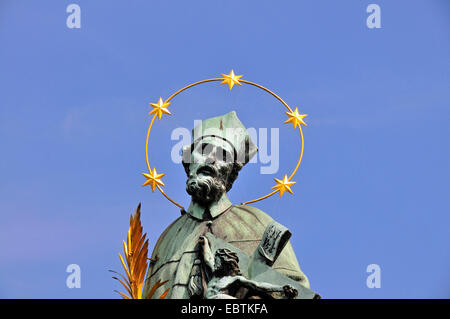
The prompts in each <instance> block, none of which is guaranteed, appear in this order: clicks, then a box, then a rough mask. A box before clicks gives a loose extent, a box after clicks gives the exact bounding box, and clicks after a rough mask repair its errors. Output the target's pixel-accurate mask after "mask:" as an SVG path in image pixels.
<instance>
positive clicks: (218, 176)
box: [183, 138, 237, 206]
mask: <svg viewBox="0 0 450 319" xmlns="http://www.w3.org/2000/svg"><path fill="white" fill-rule="evenodd" d="M233 159H234V158H233V149H232V147H231V146H230V145H228V143H227V142H226V141H223V140H218V139H217V138H207V139H204V140H202V141H200V142H199V143H197V144H194V145H193V150H192V151H191V154H190V158H189V160H190V162H189V163H187V162H185V161H184V162H183V164H184V165H185V168H186V172H187V174H188V179H187V181H186V191H187V193H188V194H189V195H191V196H192V199H193V200H194V201H196V202H198V203H200V204H202V205H203V206H207V205H209V204H211V203H213V202H214V201H217V200H218V199H219V198H220V197H221V196H222V194H224V193H226V192H227V191H228V190H229V189H230V188H231V185H232V183H233V181H234V179H235V177H234V178H233V177H232V175H234V174H233V172H234V170H235V164H234V160H233ZM236 174H237V172H236ZM236 176H237V175H236Z"/></svg>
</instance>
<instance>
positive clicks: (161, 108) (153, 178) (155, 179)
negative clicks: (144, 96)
mask: <svg viewBox="0 0 450 319" xmlns="http://www.w3.org/2000/svg"><path fill="white" fill-rule="evenodd" d="M222 76H223V77H221V78H212V79H206V80H202V81H198V82H194V83H191V84H189V85H187V86H185V87H183V88H181V89H179V90H178V91H176V92H175V93H173V94H172V95H170V96H169V98H167V100H165V101H163V100H162V98H160V99H159V102H158V103H150V105H151V106H153V110H152V111H151V112H150V113H149V114H154V115H153V118H152V120H151V122H150V125H149V127H148V130H147V138H146V141H145V159H146V162H147V169H148V171H149V173H148V174H146V173H143V175H144V176H145V177H146V178H147V181H146V182H145V183H144V184H143V185H142V186H146V185H151V187H152V191H153V192H154V191H155V188H157V189H158V190H159V191H160V192H161V194H162V195H163V196H164V197H166V198H167V199H168V200H169V201H170V202H171V203H172V204H174V205H176V206H178V207H179V208H181V209H183V210H184V207H183V206H181V205H180V204H179V203H177V202H176V201H175V200H173V199H172V198H171V197H170V196H169V195H167V193H165V192H164V191H163V189H162V188H161V186H165V185H164V183H163V182H162V181H161V178H162V176H164V175H165V174H158V173H157V172H156V169H155V168H153V170H152V169H151V168H150V162H149V155H148V142H149V138H150V131H151V129H152V127H153V123H154V122H155V119H156V117H158V119H159V120H160V119H161V116H162V114H168V115H171V113H170V112H169V110H168V109H167V107H168V106H169V105H170V104H171V102H170V101H171V100H172V99H173V98H174V97H175V96H177V95H178V94H180V93H181V92H183V91H185V90H187V89H189V88H192V87H194V86H197V85H200V84H203V83H208V82H216V81H222V82H221V83H220V84H228V85H229V88H230V90H231V89H232V88H233V86H234V84H238V85H242V84H241V83H245V84H248V85H252V86H255V87H257V88H259V89H261V90H263V91H266V92H267V93H270V94H271V95H272V96H273V97H275V98H276V99H277V100H278V101H280V102H281V103H282V104H283V105H284V106H285V107H286V108H287V110H288V111H289V112H286V114H287V115H288V116H289V118H288V120H286V121H285V122H284V123H292V125H293V127H294V129H295V128H297V126H298V130H299V132H300V140H301V149H300V156H299V158H298V161H297V165H296V166H295V168H294V170H293V171H292V173H291V174H290V175H289V177H287V175H285V176H284V179H283V180H279V179H276V178H274V180H275V181H276V182H277V185H275V186H273V187H272V189H275V190H274V191H272V192H270V193H268V194H267V195H264V196H261V197H258V198H256V199H253V200H250V201H246V202H243V203H242V205H247V204H250V203H255V202H258V201H260V200H263V199H266V198H268V197H270V196H272V195H274V194H276V193H277V192H280V197H281V196H282V195H283V193H284V192H285V191H288V192H289V193H291V194H293V192H292V190H291V189H290V186H292V185H293V184H295V183H296V182H291V179H292V178H293V177H294V175H295V174H296V173H297V171H298V168H299V167H300V163H301V161H302V158H303V149H304V137H303V131H302V127H301V126H302V125H306V123H305V122H304V121H303V118H304V117H305V116H306V114H305V115H301V114H299V113H298V109H297V108H296V109H295V111H292V109H291V108H290V107H289V105H288V104H287V103H286V102H285V101H284V100H283V99H282V98H281V97H279V96H278V95H277V94H275V93H274V92H272V91H271V90H269V89H267V88H266V87H264V86H262V85H259V84H257V83H254V82H250V81H247V80H241V79H240V78H241V77H242V75H240V76H236V75H235V74H234V71H233V70H231V72H230V74H228V75H226V74H222Z"/></svg>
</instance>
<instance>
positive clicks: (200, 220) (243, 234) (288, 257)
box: [144, 112, 309, 298]
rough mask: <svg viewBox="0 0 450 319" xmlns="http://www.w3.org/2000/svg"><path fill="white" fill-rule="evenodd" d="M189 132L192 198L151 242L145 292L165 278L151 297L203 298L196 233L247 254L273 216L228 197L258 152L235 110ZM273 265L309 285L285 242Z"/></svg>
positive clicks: (186, 157)
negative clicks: (238, 176) (238, 177)
mask: <svg viewBox="0 0 450 319" xmlns="http://www.w3.org/2000/svg"><path fill="white" fill-rule="evenodd" d="M193 133H194V134H193V136H194V142H193V144H192V145H190V146H188V147H186V148H184V149H183V165H184V168H185V170H186V174H187V176H188V180H187V182H186V190H187V192H188V193H189V194H190V195H191V197H192V201H191V204H190V206H189V208H188V211H187V212H183V214H182V216H181V217H179V218H178V219H177V220H175V221H174V222H173V223H172V224H171V225H170V226H168V227H167V229H166V230H165V231H164V232H163V233H162V234H161V236H160V238H159V240H158V242H157V243H156V245H155V247H154V250H153V253H152V257H151V263H150V267H149V272H148V274H147V279H146V283H145V289H144V290H145V291H144V294H145V293H146V292H147V291H148V289H149V287H153V285H154V284H155V283H156V282H157V281H158V280H160V281H165V280H168V282H167V283H166V284H165V285H163V286H161V287H160V288H158V290H157V291H156V293H155V296H159V295H161V293H162V292H164V291H165V290H166V289H167V288H170V291H169V294H168V295H167V297H166V298H193V297H199V298H202V297H203V296H204V295H203V293H204V289H205V287H204V281H203V282H202V280H197V279H198V278H200V279H201V277H202V276H203V273H202V270H201V259H200V257H199V251H200V249H199V245H198V242H199V237H200V236H203V235H205V234H206V233H211V234H212V235H214V236H215V237H216V238H218V239H221V240H223V241H224V242H226V243H228V244H230V245H232V246H233V247H236V248H237V249H239V251H242V252H244V253H245V254H247V255H248V256H252V255H253V254H254V252H255V249H256V248H257V247H258V245H259V244H260V242H261V240H262V239H263V234H264V231H265V230H266V227H267V226H268V225H269V224H270V223H271V222H272V221H273V219H272V218H271V217H270V216H269V215H267V214H266V213H264V212H262V211H261V210H259V209H257V208H254V207H250V206H244V205H232V203H231V202H230V200H229V199H228V197H227V194H226V193H227V192H228V191H229V190H230V189H231V186H232V184H233V182H234V181H235V179H236V178H237V175H238V172H239V170H240V169H241V168H242V167H243V166H244V165H245V164H246V163H247V162H248V161H249V160H250V159H251V157H252V156H253V155H254V154H255V153H256V151H257V148H256V146H255V145H254V144H253V143H252V141H251V139H250V137H249V135H248V133H247V131H246V130H245V127H244V126H243V124H242V123H241V122H240V121H239V119H238V118H237V116H236V113H235V112H230V113H228V114H225V115H223V116H219V117H215V118H212V119H208V120H205V121H203V122H202V125H201V126H200V128H198V127H196V128H195V129H194V132H193ZM272 269H275V270H276V271H278V272H279V273H280V274H284V275H286V276H288V277H289V278H291V279H293V280H295V281H296V282H298V283H299V284H301V285H302V286H304V287H309V282H308V279H307V277H306V276H305V275H304V274H303V272H302V271H301V270H300V266H299V264H298V261H297V258H296V256H295V253H294V250H293V249H292V246H291V244H290V242H289V243H287V245H286V246H285V247H284V249H283V250H282V251H281V253H280V255H279V256H278V258H277V259H276V261H275V263H274V264H273V266H272ZM196 278H197V279H196ZM202 285H203V287H201V286H202Z"/></svg>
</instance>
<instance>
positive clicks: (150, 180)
mask: <svg viewBox="0 0 450 319" xmlns="http://www.w3.org/2000/svg"><path fill="white" fill-rule="evenodd" d="M142 175H144V176H145V178H146V179H147V180H146V181H145V183H144V184H142V186H147V185H151V186H152V192H154V191H155V188H156V186H157V185H161V186H164V183H163V182H162V181H161V177H163V176H164V175H166V174H164V173H163V174H158V173H156V169H155V168H154V167H153V171H151V172H150V174H146V173H142Z"/></svg>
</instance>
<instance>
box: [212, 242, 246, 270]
mask: <svg viewBox="0 0 450 319" xmlns="http://www.w3.org/2000/svg"><path fill="white" fill-rule="evenodd" d="M214 264H215V266H216V269H215V270H214V272H215V275H216V276H217V277H223V276H237V275H240V274H241V272H240V270H239V257H238V255H237V254H236V253H235V252H234V251H231V250H229V249H227V248H221V249H217V251H216V254H215V256H214Z"/></svg>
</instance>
